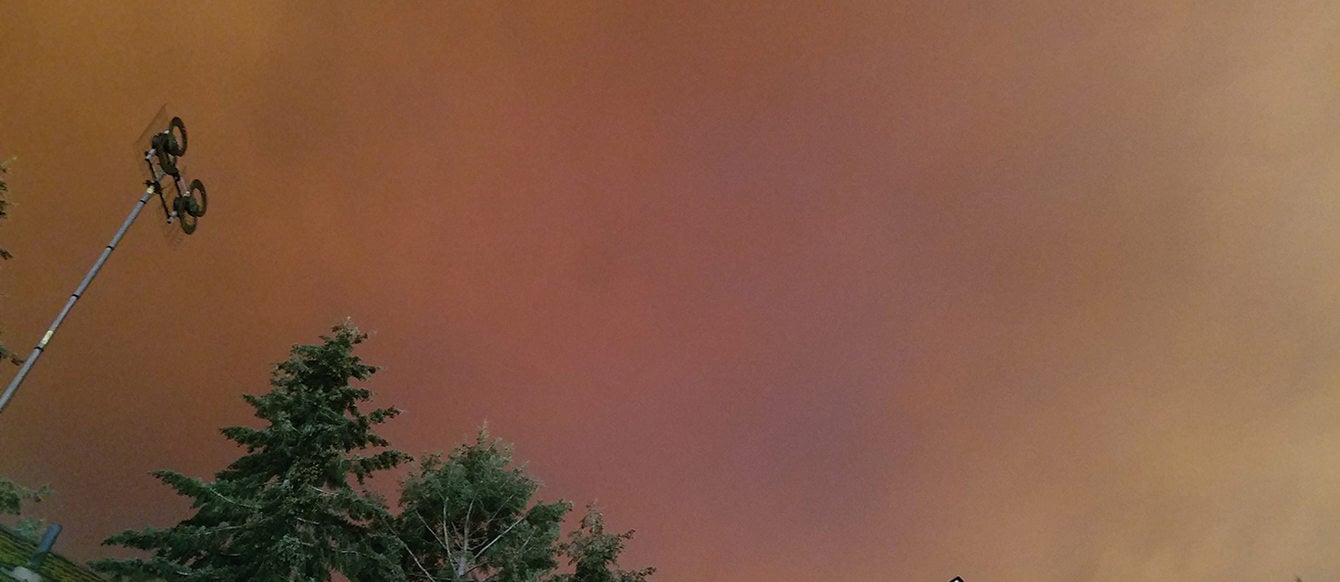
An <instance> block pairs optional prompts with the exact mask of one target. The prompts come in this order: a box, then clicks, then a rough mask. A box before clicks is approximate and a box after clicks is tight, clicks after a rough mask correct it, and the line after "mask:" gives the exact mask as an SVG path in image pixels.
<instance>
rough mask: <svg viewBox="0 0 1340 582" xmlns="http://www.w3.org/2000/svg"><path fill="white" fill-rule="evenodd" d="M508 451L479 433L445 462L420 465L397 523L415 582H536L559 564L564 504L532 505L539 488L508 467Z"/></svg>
mask: <svg viewBox="0 0 1340 582" xmlns="http://www.w3.org/2000/svg"><path fill="white" fill-rule="evenodd" d="M511 461H512V451H511V447H509V446H507V445H505V444H503V443H501V442H500V441H497V440H490V439H489V436H488V432H487V431H486V430H481V431H480V432H479V435H478V436H477V437H476V439H475V442H474V443H471V444H467V445H462V446H460V447H457V448H456V449H455V450H453V451H452V452H451V454H450V455H449V456H448V457H447V458H446V459H445V460H443V459H442V458H441V457H440V456H437V455H434V456H430V457H427V458H425V459H424V460H423V462H422V464H421V467H420V469H419V470H418V471H416V472H414V473H413V474H411V475H410V478H409V479H408V480H407V481H406V482H405V483H404V485H403V488H402V492H401V498H400V505H401V508H402V512H401V515H400V519H399V520H398V522H397V523H398V528H397V529H398V532H399V535H400V539H401V540H403V541H404V543H405V549H406V550H407V551H406V554H405V559H404V560H403V562H405V563H404V564H403V567H404V569H405V572H406V574H407V575H408V576H409V578H410V579H412V580H435V581H450V582H466V581H471V582H474V581H483V580H489V581H495V582H524V581H530V580H538V579H539V577H540V575H542V574H545V573H548V572H550V571H552V570H553V569H554V567H555V566H557V565H558V562H557V560H556V559H555V555H554V554H555V552H554V548H555V544H556V543H557V542H558V538H559V533H560V528H561V527H562V523H563V516H564V515H565V514H566V513H567V512H568V510H569V509H571V504H569V503H567V502H566V501H556V502H553V503H535V504H533V505H532V504H531V497H532V496H533V495H534V494H535V490H536V489H537V488H539V484H538V483H537V482H536V481H535V480H534V479H532V478H531V477H530V476H529V475H527V474H526V473H525V472H524V471H522V470H521V469H520V468H515V467H509V465H511Z"/></svg>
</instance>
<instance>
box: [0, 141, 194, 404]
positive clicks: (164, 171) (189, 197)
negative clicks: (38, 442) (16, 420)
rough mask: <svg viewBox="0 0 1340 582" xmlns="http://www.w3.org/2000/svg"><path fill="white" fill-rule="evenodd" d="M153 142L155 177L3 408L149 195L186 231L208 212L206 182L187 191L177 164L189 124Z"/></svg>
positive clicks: (149, 160)
mask: <svg viewBox="0 0 1340 582" xmlns="http://www.w3.org/2000/svg"><path fill="white" fill-rule="evenodd" d="M173 127H176V128H178V129H180V131H181V138H180V139H178V138H177V137H176V136H174V135H172V128H173ZM150 143H151V144H152V145H151V147H150V148H149V150H148V151H146V152H145V153H144V162H145V163H146V164H148V165H149V173H150V175H152V176H153V177H154V179H153V180H148V181H146V182H145V190H144V195H143V196H141V197H140V199H139V201H138V202H136V203H135V208H134V209H133V210H131V211H130V216H127V217H126V221H125V222H123V223H121V228H120V229H118V230H117V231H116V235H115V236H113V237H112V242H109V243H107V247H106V248H104V249H102V254H101V255H100V256H98V260H97V261H96V262H94V263H93V268H91V269H89V270H88V274H87V275H84V280H83V281H82V282H80V283H79V287H78V288H76V289H75V290H74V293H72V294H70V299H69V301H66V302H65V308H64V309H61V310H60V314H59V315H57V316H56V320H55V321H52V322H51V327H49V328H47V332H46V333H45V334H43V335H42V341H39V342H37V346H36V347H34V348H33V351H32V353H31V354H29V355H28V359H27V360H24V362H23V366H22V367H20V368H19V373H18V374H16V375H15V376H14V379H13V380H10V382H9V387H8V388H5V393H4V395H0V412H4V410H5V407H6V406H8V405H9V401H10V399H12V398H14V393H16V392H18V391H19V385H20V384H23V379H24V378H25V377H26V376H27V375H28V371H29V370H32V368H33V364H35V363H37V358H39V357H41V356H42V352H43V351H44V350H45V349H46V346H47V343H48V342H50V341H51V336H53V335H56V328H58V327H60V324H61V322H63V321H65V317H66V316H67V315H69V314H70V309H71V308H73V307H74V303H75V302H76V301H79V298H80V297H81V296H83V295H84V291H85V290H87V289H88V284H89V283H92V282H93V277H96V276H97V275H98V271H99V270H101V269H102V265H103V264H104V263H106V262H107V257H109V256H111V255H112V251H114V250H116V245H117V244H119V243H120V242H121V237H123V236H125V235H126V231H127V230H130V225H131V223H134V222H135V219H136V218H138V217H139V215H140V211H141V210H143V209H144V205H145V204H147V203H148V202H149V198H151V197H152V196H153V195H155V194H157V195H158V197H159V198H160V199H162V200H163V211H164V213H166V214H167V220H168V223H169V224H170V223H171V222H172V220H173V219H174V218H177V219H179V222H180V224H181V227H182V230H183V231H185V232H186V234H191V233H193V232H195V219H196V218H199V217H200V216H202V215H204V214H205V186H204V184H201V183H200V181H199V180H196V181H194V182H192V183H191V187H190V189H189V190H185V191H183V189H182V178H181V172H180V171H179V170H178V168H177V156H180V155H182V154H183V153H185V152H186V127H185V125H183V124H182V122H181V119H179V118H175V117H174V118H172V123H171V124H170V125H169V126H168V129H167V130H165V131H163V132H160V133H158V134H155V135H154V137H153V139H152V140H151V142H150ZM154 161H157V162H158V164H159V167H158V168H154ZM167 176H172V178H173V183H174V184H175V185H176V187H177V196H176V197H175V198H173V200H172V209H171V210H169V209H168V204H167V199H166V198H164V197H163V188H162V186H161V185H160V184H159V181H160V180H162V179H163V178H164V177H167Z"/></svg>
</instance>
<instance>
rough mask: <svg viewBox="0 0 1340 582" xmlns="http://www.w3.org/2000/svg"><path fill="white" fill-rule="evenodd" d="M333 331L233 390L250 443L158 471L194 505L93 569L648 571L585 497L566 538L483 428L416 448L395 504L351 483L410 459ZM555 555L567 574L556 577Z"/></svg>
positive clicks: (482, 575)
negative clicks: (251, 422) (260, 391)
mask: <svg viewBox="0 0 1340 582" xmlns="http://www.w3.org/2000/svg"><path fill="white" fill-rule="evenodd" d="M334 331H335V333H334V335H333V336H331V337H323V338H322V340H323V342H324V343H322V344H321V345H309V346H296V347H294V348H293V352H292V356H291V357H290V358H289V360H288V361H286V362H284V363H281V364H279V365H277V366H276V368H275V373H274V376H273V379H272V381H271V385H272V388H271V391H270V392H269V393H267V394H265V395H262V396H251V395H248V396H245V397H244V398H245V399H246V400H247V402H248V403H250V404H251V405H252V407H253V408H255V414H256V416H257V417H258V418H260V419H262V420H263V421H265V422H266V423H267V425H266V426H265V427H264V428H260V429H254V428H246V427H229V428H225V429H223V431H222V432H223V434H224V436H226V437H227V438H228V439H230V440H232V441H234V442H236V443H238V444H239V445H241V446H243V447H245V448H246V454H245V455H243V456H242V457H241V458H239V459H238V460H237V461H235V462H233V463H232V464H231V465H229V466H228V468H226V469H224V470H223V471H220V472H219V473H217V474H216V475H215V479H214V481H211V482H205V481H202V480H200V479H196V478H193V477H188V476H186V475H182V474H180V473H176V472H173V471H158V472H156V473H154V475H156V476H157V477H158V478H159V479H160V480H162V481H163V482H164V483H167V484H168V485H169V486H170V487H172V488H173V489H174V490H175V491H176V492H177V493H178V494H180V495H183V496H186V497H190V498H192V499H193V500H194V504H193V510H194V511H195V514H194V515H193V516H192V517H190V518H188V519H186V520H184V521H182V522H180V523H178V524H177V525H175V526H172V527H170V528H167V529H157V528H152V527H151V528H146V529H143V530H138V531H127V532H123V533H120V534H117V535H114V536H112V537H111V538H108V540H107V541H106V542H104V543H106V544H109V545H121V546H126V547H130V548H135V549H140V550H146V551H148V552H151V553H152V555H151V556H150V557H148V558H134V559H108V560H100V561H97V562H94V563H93V567H94V568H95V569H97V570H100V571H102V572H103V573H105V574H108V575H111V576H112V577H113V578H115V579H118V580H211V581H233V580H237V581H241V580H330V579H331V578H332V575H333V574H336V573H338V574H340V575H343V576H344V577H345V578H348V579H350V580H375V581H392V582H394V581H400V580H415V581H431V582H486V581H487V582H646V579H647V576H648V575H650V574H651V573H652V569H651V568H647V569H644V570H637V571H631V572H629V571H624V570H620V569H619V568H618V565H617V561H618V556H619V554H620V553H621V552H622V551H623V547H624V542H626V541H627V540H628V539H629V538H631V537H632V532H627V533H621V534H610V533H606V532H605V530H604V521H603V519H602V517H601V516H600V513H599V512H597V511H595V510H594V508H591V509H589V510H588V513H587V516H586V517H585V518H583V519H582V520H581V524H580V527H579V528H578V529H577V531H574V532H573V533H572V534H571V536H570V538H569V539H568V540H567V541H562V539H561V531H562V525H563V520H564V518H565V517H566V515H567V514H568V512H569V511H570V510H571V509H572V505H571V504H570V503H568V502H567V501H563V500H559V501H554V502H547V503H546V502H542V501H538V500H533V498H534V497H535V494H536V491H537V490H538V489H539V483H538V482H537V481H536V480H535V479H534V478H532V477H531V476H530V475H529V474H527V473H526V472H525V471H524V470H523V469H522V468H521V467H517V466H515V465H514V464H513V461H512V448H511V446H510V445H508V444H506V443H503V442H502V441H500V440H497V439H493V438H491V437H490V436H489V434H488V432H487V430H480V432H479V433H478V435H477V436H476V438H475V439H474V441H473V442H470V443H466V444H463V445H460V446H458V447H456V448H455V449H453V450H451V452H450V453H448V454H447V455H446V456H443V455H441V454H436V455H428V456H425V457H423V459H422V460H421V461H420V462H419V464H418V467H417V468H416V469H414V470H412V471H411V472H410V473H409V475H408V476H407V477H406V479H405V480H404V481H403V482H402V483H401V489H400V499H399V502H400V503H399V509H400V511H399V512H398V514H393V513H392V512H391V511H390V509H389V508H388V507H387V506H386V504H385V503H384V502H383V501H382V500H381V499H380V498H378V497H376V496H375V495H373V494H371V493H369V492H368V491H367V490H366V489H365V488H363V484H364V479H365V478H366V477H368V476H370V475H372V474H374V473H377V472H379V471H383V470H386V469H390V468H392V467H395V466H397V465H398V464H400V463H402V462H404V461H407V460H409V457H408V456H407V455H405V454H404V453H401V452H399V451H396V450H393V449H390V448H389V443H388V442H387V441H386V440H385V439H383V438H381V437H380V436H377V435H376V434H375V433H373V431H372V429H373V427H374V426H375V425H378V424H381V423H382V422H384V421H386V420H388V419H389V418H391V417H393V416H395V415H396V414H397V413H398V411H397V410H395V409H394V408H386V409H378V410H374V411H372V412H370V413H367V414H364V413H363V412H362V411H361V410H360V409H359V407H358V405H359V404H360V403H362V402H364V401H366V400H367V399H368V398H369V396H370V393H369V391H368V390H367V389H363V388H354V387H352V386H350V385H349V384H350V382H352V381H365V380H367V379H368V377H369V376H371V375H372V373H373V372H374V371H375V369H374V368H373V367H372V366H369V365H366V364H364V363H362V361H361V360H359V358H358V357H356V356H354V354H353V351H354V346H356V345H357V344H359V343H361V342H362V341H363V339H364V338H365V337H366V336H365V335H363V334H362V333H360V332H359V331H358V330H357V329H355V328H353V327H351V326H349V325H348V324H345V325H341V326H337V327H335V328H334ZM368 449H382V451H381V452H378V453H375V454H370V455H366V456H365V455H364V454H363V453H362V451H365V450H368ZM354 483H357V485H358V488H355V487H354ZM563 560H566V562H567V564H568V567H569V568H570V569H571V570H572V572H568V573H558V570H559V568H560V561H563Z"/></svg>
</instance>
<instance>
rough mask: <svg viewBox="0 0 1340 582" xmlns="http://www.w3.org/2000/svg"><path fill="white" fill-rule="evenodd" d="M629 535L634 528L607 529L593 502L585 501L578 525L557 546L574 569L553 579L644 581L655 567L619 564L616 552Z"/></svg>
mask: <svg viewBox="0 0 1340 582" xmlns="http://www.w3.org/2000/svg"><path fill="white" fill-rule="evenodd" d="M631 539H633V530H628V531H626V532H623V533H607V532H606V531H605V516H604V515H603V514H601V513H600V510H599V509H597V508H596V506H595V505H594V504H589V505H587V506H586V515H584V516H582V521H581V523H580V524H579V525H578V528H577V529H576V530H574V531H573V532H572V534H570V536H569V537H568V541H566V542H564V543H563V544H562V545H561V546H560V551H561V552H562V553H563V554H564V555H565V556H567V558H568V562H569V564H571V565H572V569H573V572H572V573H571V574H561V575H559V576H556V577H554V579H553V580H554V582H647V577H648V576H651V575H652V574H653V573H655V572H656V568H643V569H641V570H622V569H620V568H619V554H621V553H623V549H624V542H627V541H628V540H631Z"/></svg>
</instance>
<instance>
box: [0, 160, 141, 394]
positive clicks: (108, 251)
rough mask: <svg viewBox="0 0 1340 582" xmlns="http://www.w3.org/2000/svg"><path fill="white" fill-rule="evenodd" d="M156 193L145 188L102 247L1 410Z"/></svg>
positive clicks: (7, 391)
mask: <svg viewBox="0 0 1340 582" xmlns="http://www.w3.org/2000/svg"><path fill="white" fill-rule="evenodd" d="M154 193H155V186H149V187H148V188H146V189H145V191H144V196H141V197H140V200H139V202H136V203H135V209H134V210H131V211H130V216H127V217H126V221H125V222H123V223H121V228H120V230H117V231H116V236H113V237H112V242H110V243H107V247H106V248H104V249H102V255H101V256H99V257H98V260H97V262H95V263H93V268H92V269H89V270H88V274H87V275H84V280H83V282H81V283H79V287H78V288H77V289H75V290H74V293H72V294H70V300H69V301H66V302H65V308H64V309H61V310H60V314H59V315H57V316H56V320H55V321H53V322H51V327H49V328H47V332H46V333H45V334H43V335H42V341H39V342H37V347H34V348H33V352H32V353H31V354H29V355H28V359H26V360H24V361H23V367H21V368H19V373H18V374H17V375H15V376H14V379H13V380H10V382H9V387H8V388H5V393H4V395H3V396H0V412H4V410H5V406H7V405H8V404H9V400H10V399H11V398H13V397H14V393H15V392H18V391H19V385H20V384H23V378H24V377H26V376H27V375H28V371H29V370H31V369H32V367H33V364H34V363H36V362H37V358H39V357H41V355H42V351H43V350H45V349H46V347H47V343H48V342H50V341H51V336H53V335H56V328H58V327H60V324H61V322H63V321H65V316H67V315H69V314H70V309H71V308H73V307H74V303H75V302H76V301H79V298H80V297H81V296H83V295H84V291H85V290H86V289H88V284H89V283H91V282H93V277H96V276H97V275H98V271H99V270H100V269H102V265H103V263H106V262H107V257H109V256H111V255H112V251H114V250H116V245H117V244H119V243H120V242H121V237H123V236H125V235H126V231H127V230H129V229H130V225H131V223H133V222H135V219H136V218H137V217H139V215H140V211H141V210H144V205H145V204H146V203H148V202H149V198H150V197H151V196H153V195H154Z"/></svg>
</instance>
